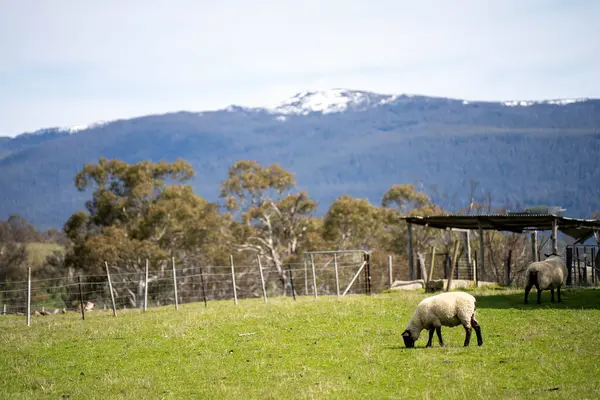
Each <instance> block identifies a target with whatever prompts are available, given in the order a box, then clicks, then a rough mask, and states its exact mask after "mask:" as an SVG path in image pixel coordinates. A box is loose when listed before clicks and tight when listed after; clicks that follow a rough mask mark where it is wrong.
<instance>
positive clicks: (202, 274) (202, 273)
mask: <svg viewBox="0 0 600 400" xmlns="http://www.w3.org/2000/svg"><path fill="white" fill-rule="evenodd" d="M200 283H201V284H202V299H204V307H207V305H206V289H205V288H204V271H203V270H202V268H200Z"/></svg>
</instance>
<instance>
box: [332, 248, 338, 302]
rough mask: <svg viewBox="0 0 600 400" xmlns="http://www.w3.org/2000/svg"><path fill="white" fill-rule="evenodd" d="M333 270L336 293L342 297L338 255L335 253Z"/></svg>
mask: <svg viewBox="0 0 600 400" xmlns="http://www.w3.org/2000/svg"><path fill="white" fill-rule="evenodd" d="M333 269H334V271H335V293H336V294H337V297H340V276H339V274H338V264H337V254H336V253H333Z"/></svg>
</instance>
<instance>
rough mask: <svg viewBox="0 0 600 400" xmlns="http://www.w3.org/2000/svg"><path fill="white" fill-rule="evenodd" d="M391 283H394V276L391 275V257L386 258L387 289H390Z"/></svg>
mask: <svg viewBox="0 0 600 400" xmlns="http://www.w3.org/2000/svg"><path fill="white" fill-rule="evenodd" d="M392 283H394V274H393V266H392V256H391V255H389V256H388V289H391V288H392Z"/></svg>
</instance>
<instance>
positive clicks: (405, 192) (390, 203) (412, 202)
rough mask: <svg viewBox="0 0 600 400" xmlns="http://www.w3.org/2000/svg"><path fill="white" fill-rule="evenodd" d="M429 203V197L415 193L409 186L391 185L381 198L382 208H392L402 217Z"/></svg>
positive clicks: (414, 189) (411, 186) (412, 187)
mask: <svg viewBox="0 0 600 400" xmlns="http://www.w3.org/2000/svg"><path fill="white" fill-rule="evenodd" d="M430 203H431V201H430V199H429V197H428V196H427V195H426V194H425V193H421V192H419V191H417V189H416V188H415V186H414V185H411V184H405V185H392V187H391V188H390V189H389V190H388V191H387V192H386V193H385V194H384V195H383V197H382V198H381V205H382V206H384V207H394V208H395V209H396V210H397V211H398V212H399V213H400V214H402V215H405V214H407V213H409V212H410V211H411V210H414V209H418V208H421V207H424V206H426V205H429V204H430Z"/></svg>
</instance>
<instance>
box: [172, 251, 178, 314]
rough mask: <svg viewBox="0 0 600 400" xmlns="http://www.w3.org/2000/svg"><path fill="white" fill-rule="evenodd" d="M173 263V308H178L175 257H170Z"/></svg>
mask: <svg viewBox="0 0 600 400" xmlns="http://www.w3.org/2000/svg"><path fill="white" fill-rule="evenodd" d="M171 264H172V265H173V289H174V290H175V309H176V310H179V297H178V296H177V273H176V272H175V257H171Z"/></svg>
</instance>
